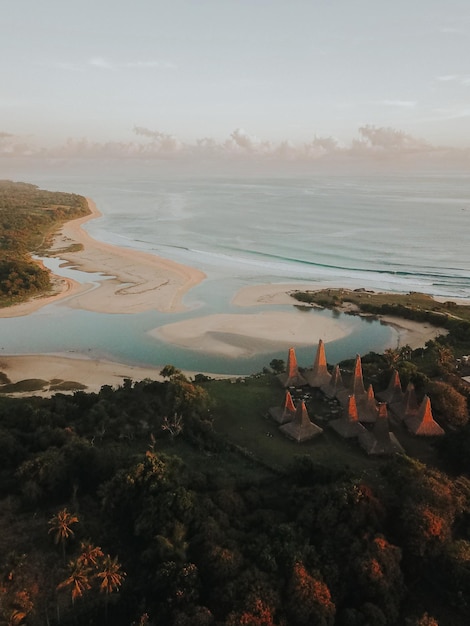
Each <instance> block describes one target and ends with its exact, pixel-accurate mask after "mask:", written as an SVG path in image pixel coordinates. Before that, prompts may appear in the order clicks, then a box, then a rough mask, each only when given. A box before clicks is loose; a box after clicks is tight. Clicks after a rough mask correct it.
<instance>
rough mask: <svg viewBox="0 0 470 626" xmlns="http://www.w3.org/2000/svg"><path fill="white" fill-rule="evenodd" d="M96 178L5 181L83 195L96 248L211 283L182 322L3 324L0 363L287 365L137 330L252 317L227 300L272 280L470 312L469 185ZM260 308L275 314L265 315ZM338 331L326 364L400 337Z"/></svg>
mask: <svg viewBox="0 0 470 626" xmlns="http://www.w3.org/2000/svg"><path fill="white" fill-rule="evenodd" d="M100 168H101V169H100ZM100 168H98V167H97V168H96V169H95V170H91V171H90V168H89V167H88V168H86V169H87V171H85V168H82V167H81V165H80V164H76V166H75V167H74V168H72V167H71V166H70V164H69V165H68V166H67V167H66V168H64V167H50V166H49V167H46V166H45V165H44V164H43V165H42V167H39V166H38V167H37V168H36V169H34V170H31V169H29V170H28V171H26V170H24V171H21V168H20V167H18V169H17V171H16V172H15V175H14V176H11V177H12V178H14V179H15V180H27V181H28V182H33V183H36V184H38V185H39V186H41V187H43V188H48V189H58V190H59V189H60V190H64V191H73V192H76V193H80V194H82V195H87V196H90V197H92V198H93V199H94V200H95V202H96V204H97V206H98V208H99V209H100V211H101V212H102V213H103V217H102V218H100V219H98V220H93V221H91V222H89V223H88V224H87V226H86V228H87V230H88V231H89V232H90V234H91V235H92V236H93V237H95V238H96V239H99V240H102V241H106V242H108V243H113V244H116V245H119V246H124V247H129V248H132V249H140V250H145V251H147V252H151V253H155V254H158V255H161V256H163V257H167V258H170V259H173V260H176V261H179V262H181V263H184V264H187V265H191V266H194V267H198V268H200V269H202V270H203V271H204V272H206V274H207V276H208V278H207V280H206V281H204V282H203V283H202V284H200V285H199V286H198V287H196V288H195V289H193V290H192V291H191V292H190V293H189V294H187V296H186V298H185V304H186V305H187V306H188V307H189V311H187V312H185V313H183V314H178V315H163V314H159V313H157V312H148V313H145V314H136V315H127V316H123V315H103V314H97V313H89V312H86V311H76V310H71V309H68V308H67V307H66V306H60V305H54V306H49V307H45V308H43V309H41V310H40V311H39V312H38V313H36V314H34V315H31V316H28V317H27V318H14V319H10V320H0V336H1V340H0V344H1V345H0V347H1V348H2V349H3V351H4V353H18V352H21V353H33V352H34V353H40V352H74V351H75V352H79V353H86V354H90V355H91V356H105V357H109V358H112V359H114V360H121V361H125V362H131V363H142V364H144V363H145V364H154V365H161V364H164V363H174V364H175V365H176V366H177V367H182V368H185V369H192V370H196V371H212V372H221V373H222V372H224V373H250V372H252V371H258V370H259V369H260V368H261V367H262V366H263V365H266V364H267V363H269V361H270V359H271V358H273V357H281V358H285V356H286V355H285V354H283V353H276V354H270V355H266V354H263V355H260V356H258V357H256V358H253V359H236V360H233V359H223V358H214V357H208V356H204V355H201V354H199V353H193V352H190V351H186V350H182V349H177V348H175V347H173V346H168V345H165V344H162V343H161V342H159V341H157V340H156V339H153V338H150V337H149V336H148V334H147V331H148V330H150V329H152V328H155V327H158V326H160V325H162V324H165V323H169V322H174V321H178V320H180V319H185V318H187V317H191V316H196V315H207V314H211V313H221V312H222V313H225V312H240V313H244V312H254V311H255V309H253V308H251V307H250V308H249V309H241V308H234V307H232V305H231V304H230V302H231V298H232V297H233V295H234V293H235V292H236V291H237V290H238V289H240V288H242V287H244V286H249V285H253V284H261V283H268V282H270V283H271V282H274V283H276V282H277V283H279V282H289V283H291V282H294V283H295V282H296V281H298V282H301V283H304V282H306V281H315V282H323V283H325V285H326V284H328V285H330V284H333V285H338V286H347V287H352V288H357V287H364V288H368V289H382V290H387V291H397V292H408V291H423V292H425V293H430V294H434V295H439V296H443V297H445V298H449V299H452V298H457V297H458V298H467V299H469V302H470V247H469V246H468V245H467V239H468V232H469V220H470V182H469V177H468V176H467V175H466V174H462V173H446V174H445V175H444V174H433V175H430V174H420V175H417V174H403V173H400V174H393V175H392V174H383V173H382V174H376V175H367V176H366V175H355V176H350V175H346V174H342V175H332V174H309V175H305V174H304V175H302V176H296V175H290V176H282V177H267V176H263V177H256V176H251V177H248V178H247V177H244V178H237V177H235V176H233V177H227V176H225V177H210V176H206V177H191V176H187V175H185V176H182V175H176V174H175V175H173V176H171V177H170V176H167V175H165V176H164V175H163V174H161V173H159V171H158V167H156V166H155V164H141V163H139V164H135V163H132V164H130V165H129V167H128V168H125V169H124V170H123V167H122V164H120V168H119V170H118V169H117V168H116V169H114V168H113V165H112V164H106V167H105V166H104V165H103V164H100ZM98 278H99V276H98V277H96V276H95V277H93V280H96V279H98ZM268 308H270V309H272V308H273V307H263V310H267V309H268ZM276 308H279V307H276ZM285 310H292V307H289V308H287V309H285ZM298 314H299V315H305V314H308V315H331V313H329V312H317V311H315V312H314V311H309V312H308V313H304V312H301V311H298ZM348 324H350V325H351V327H352V328H353V332H352V334H351V335H350V336H348V337H347V338H344V339H342V340H339V341H337V342H332V343H331V344H327V358H328V360H329V361H330V362H331V363H334V362H336V361H337V360H340V359H342V358H348V357H353V356H354V355H355V353H356V352H359V353H364V352H368V351H369V350H377V351H381V350H382V349H383V347H384V346H385V345H389V344H390V343H392V344H393V342H394V341H395V338H396V334H394V331H392V330H391V329H389V328H387V327H384V326H382V325H381V324H379V323H377V322H372V323H371V322H366V321H364V320H360V319H358V318H351V317H348ZM314 349H315V347H314V346H312V349H311V350H310V349H309V350H299V351H298V357H299V362H300V363H301V364H304V365H307V364H310V362H311V361H312V359H313V351H314Z"/></svg>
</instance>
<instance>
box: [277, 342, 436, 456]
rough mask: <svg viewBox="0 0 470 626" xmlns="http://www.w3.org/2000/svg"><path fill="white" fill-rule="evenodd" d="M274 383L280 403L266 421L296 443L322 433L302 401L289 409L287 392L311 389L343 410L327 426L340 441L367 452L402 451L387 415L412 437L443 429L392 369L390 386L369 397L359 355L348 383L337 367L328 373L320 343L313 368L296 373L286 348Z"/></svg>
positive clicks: (293, 357) (291, 351)
mask: <svg viewBox="0 0 470 626" xmlns="http://www.w3.org/2000/svg"><path fill="white" fill-rule="evenodd" d="M279 380H280V381H281V383H282V385H283V386H284V387H285V388H286V394H285V400H284V404H283V405H282V406H280V407H272V408H271V409H269V415H270V417H271V418H272V419H273V420H275V421H276V422H277V423H278V424H279V429H280V431H281V432H282V433H283V434H284V435H286V436H287V437H289V438H291V439H293V440H295V441H298V442H301V441H306V440H308V439H312V438H313V437H316V436H317V435H319V434H321V433H322V432H323V429H322V428H321V427H320V426H317V425H316V424H314V423H313V422H312V421H311V419H310V417H309V415H308V411H307V408H306V405H305V401H304V400H300V401H298V402H297V406H295V405H294V401H293V399H292V394H291V391H289V389H290V388H296V389H297V388H299V387H306V386H308V387H311V388H313V389H319V390H320V391H321V392H322V393H323V394H324V396H325V397H326V398H328V399H330V400H333V399H335V400H336V401H337V402H338V403H339V405H340V406H341V409H342V416H341V417H338V418H335V419H332V420H330V421H329V422H328V426H329V427H331V428H333V429H334V430H335V431H336V432H337V433H338V435H339V436H340V437H343V438H345V439H350V438H356V439H357V441H358V442H359V444H360V446H361V447H362V448H364V450H365V451H366V452H367V454H393V453H395V452H403V448H402V446H401V445H400V443H399V441H398V440H397V438H396V437H395V435H394V434H393V432H391V431H390V424H389V413H390V414H391V415H392V416H393V418H394V419H395V420H396V421H398V422H403V423H404V425H405V426H406V427H407V429H408V430H409V431H410V432H411V433H412V434H414V435H419V436H440V435H443V434H444V431H443V429H442V428H441V427H440V426H439V424H438V423H437V422H436V421H435V420H434V418H433V415H432V410H431V402H430V399H429V397H428V396H424V398H423V400H422V402H421V403H418V401H417V397H416V393H415V389H414V386H413V385H412V384H411V383H410V384H408V386H407V388H406V391H403V390H402V387H401V383H400V377H399V374H398V372H397V371H396V370H394V371H393V374H392V377H391V379H390V383H389V385H388V387H387V389H385V390H384V391H382V392H379V393H377V395H375V394H374V390H373V387H372V385H369V387H368V389H367V390H366V389H365V387H364V380H363V376H362V363H361V357H360V356H359V355H357V356H356V362H355V367H354V372H353V374H352V376H351V379H350V381H349V383H348V385H345V384H344V383H343V380H342V375H341V371H340V368H339V366H338V365H336V366H335V368H334V370H333V373H332V374H330V372H329V371H328V368H327V361H326V355H325V347H324V344H323V341H322V340H321V339H320V341H319V343H318V348H317V353H316V356H315V361H314V365H313V368H311V369H306V370H303V371H302V372H300V371H299V367H298V364H297V358H296V355H295V349H294V348H290V349H289V354H288V359H287V368H286V371H285V373H283V374H280V375H279Z"/></svg>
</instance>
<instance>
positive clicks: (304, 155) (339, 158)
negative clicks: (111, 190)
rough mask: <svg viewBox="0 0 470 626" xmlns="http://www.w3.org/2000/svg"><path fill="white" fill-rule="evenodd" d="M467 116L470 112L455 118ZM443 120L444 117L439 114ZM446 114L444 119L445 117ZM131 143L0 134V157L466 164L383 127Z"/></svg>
mask: <svg viewBox="0 0 470 626" xmlns="http://www.w3.org/2000/svg"><path fill="white" fill-rule="evenodd" d="M464 112H465V113H466V115H470V108H468V109H467V110H466V111H461V113H464ZM442 114H444V112H442ZM449 114H450V113H448V115H449ZM133 130H134V134H135V135H136V139H135V140H133V141H128V142H118V141H108V142H94V141H90V140H88V139H76V138H69V139H68V140H67V141H65V142H64V143H62V144H60V145H58V146H55V147H52V148H44V147H38V146H37V145H34V144H32V143H31V142H30V141H29V140H28V139H24V138H20V137H18V136H15V135H11V134H10V133H6V132H4V133H0V154H1V155H2V156H4V157H11V156H41V158H61V159H67V158H84V159H86V158H89V159H129V158H131V159H139V158H143V159H146V160H148V159H162V160H168V161H170V160H182V161H183V160H186V161H188V162H191V161H205V162H207V161H209V162H210V161H213V162H214V163H215V162H222V161H225V162H227V163H231V162H233V163H235V162H243V161H247V162H256V163H258V162H259V163H261V162H267V163H268V162H273V163H281V162H297V163H315V162H321V161H326V162H328V163H333V164H334V163H339V162H342V163H344V162H347V163H351V164H352V163H354V162H358V163H371V162H377V160H378V159H380V160H382V161H384V160H385V161H387V160H393V161H394V162H399V161H400V160H403V162H406V163H410V162H416V163H426V162H428V161H430V162H432V163H433V164H434V163H435V162H436V159H439V158H441V159H444V160H453V161H455V162H457V161H458V162H460V163H465V164H468V163H469V162H470V148H468V149H459V148H445V147H442V146H434V145H432V144H430V143H428V142H427V141H425V140H423V139H419V138H416V137H413V136H412V135H409V134H407V133H405V132H403V131H400V130H396V129H394V128H388V127H381V126H379V127H377V126H371V125H365V126H361V127H360V128H359V129H358V135H357V136H356V137H355V138H354V139H353V140H352V141H351V142H350V144H349V145H344V144H340V143H339V142H338V141H337V140H336V139H335V138H334V137H332V136H329V135H326V136H317V135H315V136H314V137H313V139H311V140H310V141H306V142H303V143H295V142H293V141H290V140H288V139H286V140H284V141H280V142H277V143H275V142H270V141H265V140H261V139H259V138H257V137H256V136H255V135H251V134H249V133H248V132H246V131H245V130H244V129H242V128H236V129H235V130H234V131H233V132H232V133H230V135H229V136H228V137H227V138H226V139H225V140H222V141H218V140H216V139H214V138H212V137H202V138H200V139H197V140H196V141H195V142H191V143H185V142H183V141H181V140H180V139H178V138H177V137H176V136H174V135H172V134H169V133H166V132H162V131H160V130H152V129H149V128H146V127H144V126H135V127H134V129H133Z"/></svg>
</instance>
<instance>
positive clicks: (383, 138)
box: [354, 126, 431, 153]
mask: <svg viewBox="0 0 470 626" xmlns="http://www.w3.org/2000/svg"><path fill="white" fill-rule="evenodd" d="M359 134H360V136H361V142H362V144H363V146H362V147H364V148H366V150H372V151H382V152H389V153H390V152H391V153H397V152H401V153H407V152H410V151H422V150H429V149H430V148H431V145H430V144H429V143H427V142H426V141H424V140H423V139H416V137H413V136H412V135H408V134H407V133H404V132H402V131H400V130H395V129H394V128H385V127H383V126H380V127H376V126H361V128H359ZM359 143H360V142H359ZM354 145H355V147H356V148H357V147H358V142H356V143H355V144H354Z"/></svg>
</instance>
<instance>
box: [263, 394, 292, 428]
mask: <svg viewBox="0 0 470 626" xmlns="http://www.w3.org/2000/svg"><path fill="white" fill-rule="evenodd" d="M268 412H269V415H270V416H271V417H272V418H273V420H274V421H275V422H277V423H278V424H285V423H286V422H291V421H292V420H293V419H294V417H295V406H294V401H293V400H292V396H291V394H290V392H289V391H286V397H285V400H284V404H283V405H282V406H273V407H271V408H270V409H269V411H268Z"/></svg>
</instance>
